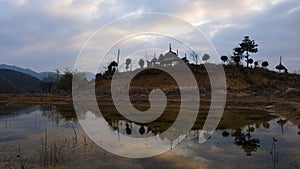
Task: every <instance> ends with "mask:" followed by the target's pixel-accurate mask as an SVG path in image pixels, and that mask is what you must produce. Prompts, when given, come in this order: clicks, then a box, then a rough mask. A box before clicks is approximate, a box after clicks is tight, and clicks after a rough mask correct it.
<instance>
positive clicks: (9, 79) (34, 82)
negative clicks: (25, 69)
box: [0, 69, 42, 93]
mask: <svg viewBox="0 0 300 169" xmlns="http://www.w3.org/2000/svg"><path fill="white" fill-rule="evenodd" d="M41 91H42V87H41V81H40V80H39V79H37V78H35V77H33V76H30V75H27V74H24V73H21V72H17V71H13V70H7V69H0V92H1V93H30V92H41Z"/></svg>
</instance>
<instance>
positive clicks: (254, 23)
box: [0, 0, 300, 72]
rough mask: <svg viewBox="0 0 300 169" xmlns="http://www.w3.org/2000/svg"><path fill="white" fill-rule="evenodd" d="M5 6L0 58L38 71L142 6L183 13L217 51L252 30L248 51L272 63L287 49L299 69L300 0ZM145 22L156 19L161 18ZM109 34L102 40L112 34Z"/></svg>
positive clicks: (67, 62) (25, 1)
mask: <svg viewBox="0 0 300 169" xmlns="http://www.w3.org/2000/svg"><path fill="white" fill-rule="evenodd" d="M0 11H1V14H0V64H10V65H16V66H20V67H24V68H30V69H32V70H34V71H37V72H41V71H54V70H55V69H59V70H64V69H66V68H69V69H73V68H74V65H75V63H76V60H77V57H78V55H79V52H80V50H81V48H82V47H83V46H84V45H85V43H86V41H87V40H88V39H89V38H90V37H91V36H92V35H93V34H94V33H95V32H96V31H97V30H98V29H99V28H101V27H103V26H104V25H106V24H108V23H110V22H111V21H114V20H116V19H118V18H120V17H124V16H128V15H132V14H141V13H143V12H160V13H167V14H171V15H174V16H177V17H179V18H181V19H183V20H186V21H187V22H189V23H191V24H192V25H193V26H195V27H196V28H198V29H199V30H201V31H203V33H204V34H205V35H206V36H207V37H208V39H209V40H210V41H211V43H212V44H213V46H214V47H215V48H216V50H217V52H218V53H219V54H220V55H227V56H231V55H232V49H233V48H234V47H236V46H237V45H238V43H240V42H241V41H242V39H243V37H244V36H245V35H248V36H250V39H253V40H255V42H256V43H257V44H258V45H259V46H258V50H259V52H258V53H255V54H253V55H251V57H252V58H253V59H254V60H263V61H265V60H267V61H269V64H270V66H269V69H274V67H275V66H276V65H277V64H278V63H279V57H280V56H283V64H284V65H285V66H286V67H287V68H288V70H289V71H290V72H294V71H300V64H299V63H300V48H299V47H300V46H299V43H298V41H299V40H300V0H264V1H261V0H247V1H241V0H214V1H211V0H197V1H196V0H178V1H176V2H175V1H172V0H164V1H155V3H154V2H153V1H149V0H148V1H147V0H131V1H129V0H128V1H126V0H119V1H118V0H111V1H107V0H44V1H38V0H1V1H0ZM144 23H149V24H150V23H151V26H153V27H155V26H158V25H155V24H159V23H160V22H157V23H155V22H153V21H151V20H145V21H144ZM129 24H130V23H129ZM131 26H132V27H135V26H136V25H131ZM110 35H111V36H113V34H109V35H107V36H105V37H103V38H104V40H106V41H109V40H111V38H110V37H109V36H110ZM150 39H151V38H150ZM151 41H152V42H149V41H148V42H147V41H146V40H145V39H144V41H143V42H144V43H145V44H147V43H149V44H151V43H153V41H155V38H153V37H152V39H151ZM137 42H139V41H134V40H131V41H130V40H129V41H127V42H126V43H124V44H126V45H127V46H125V45H124V44H123V45H121V46H120V47H122V48H121V54H123V55H122V57H127V56H124V55H125V54H126V52H122V51H126V47H128V48H134V49H135V50H137V51H138V50H140V49H141V47H142V43H137ZM194 42H195V43H194V44H193V45H195V46H197V45H198V47H199V46H200V45H201V44H198V43H197V41H194ZM145 44H143V45H145ZM99 45H101V44H99ZM156 46H160V50H162V49H165V50H166V51H168V48H169V46H168V43H167V41H160V42H158V41H157V43H156ZM176 48H177V49H178V48H179V49H180V51H179V53H180V55H181V56H184V53H187V52H188V51H186V50H184V49H181V48H180V47H179V46H176V44H173V49H174V50H175V49H176ZM199 49H201V47H199ZM114 52H115V51H114ZM143 52H145V51H143ZM211 62H214V63H218V62H219V63H221V61H220V60H218V59H215V60H213V59H212V60H211Z"/></svg>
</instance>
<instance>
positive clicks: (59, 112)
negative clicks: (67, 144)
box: [40, 106, 77, 124]
mask: <svg viewBox="0 0 300 169" xmlns="http://www.w3.org/2000/svg"><path fill="white" fill-rule="evenodd" d="M40 110H41V111H42V115H43V116H45V117H47V118H48V119H50V120H51V121H53V122H55V123H56V124H58V123H59V122H60V121H61V120H64V121H65V122H77V118H76V113H75V110H74V108H73V107H72V106H43V107H41V109H40Z"/></svg>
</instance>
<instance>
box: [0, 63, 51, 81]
mask: <svg viewBox="0 0 300 169" xmlns="http://www.w3.org/2000/svg"><path fill="white" fill-rule="evenodd" d="M0 69H8V70H14V71H17V72H21V73H24V74H27V75H31V76H33V77H36V78H38V79H40V80H42V79H43V77H45V76H47V75H49V74H50V75H51V74H54V73H53V72H41V73H37V72H35V71H33V70H31V69H28V68H27V69H25V68H20V67H17V66H13V65H6V64H1V65H0Z"/></svg>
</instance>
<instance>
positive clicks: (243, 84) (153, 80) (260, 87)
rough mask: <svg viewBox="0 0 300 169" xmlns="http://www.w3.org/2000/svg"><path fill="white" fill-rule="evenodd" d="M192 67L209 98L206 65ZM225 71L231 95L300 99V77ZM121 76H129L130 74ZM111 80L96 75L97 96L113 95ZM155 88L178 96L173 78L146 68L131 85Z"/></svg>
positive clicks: (145, 90)
mask: <svg viewBox="0 0 300 169" xmlns="http://www.w3.org/2000/svg"><path fill="white" fill-rule="evenodd" d="M189 67H190V69H191V70H192V72H193V74H194V76H195V78H196V80H197V82H198V88H199V90H200V93H202V94H204V95H210V92H211V91H210V88H211V86H210V81H209V76H208V74H207V71H206V69H205V67H204V65H189ZM170 69H171V68H170ZM224 70H225V75H226V83H227V93H228V95H229V96H251V95H261V96H267V97H269V96H274V97H288V98H290V97H296V96H300V75H297V74H287V73H277V72H274V71H270V70H267V69H264V68H255V69H250V68H241V67H236V66H224ZM122 73H123V74H130V73H131V72H122ZM178 75H179V76H180V74H178ZM181 78H184V76H181ZM110 79H111V75H101V76H99V75H98V76H97V80H96V93H97V94H98V95H107V94H108V95H109V94H110V90H111V89H110V83H111V80H110ZM120 83H122V80H120ZM154 88H161V89H163V90H164V91H165V93H167V94H170V95H178V94H179V93H178V86H177V84H176V82H175V81H174V79H173V78H172V77H171V76H169V75H168V74H167V73H165V72H162V71H159V70H157V69H147V70H145V71H142V72H141V73H139V74H138V75H137V76H135V78H134V79H133V80H132V82H131V86H130V92H131V94H149V92H150V91H151V90H152V89H154Z"/></svg>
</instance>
